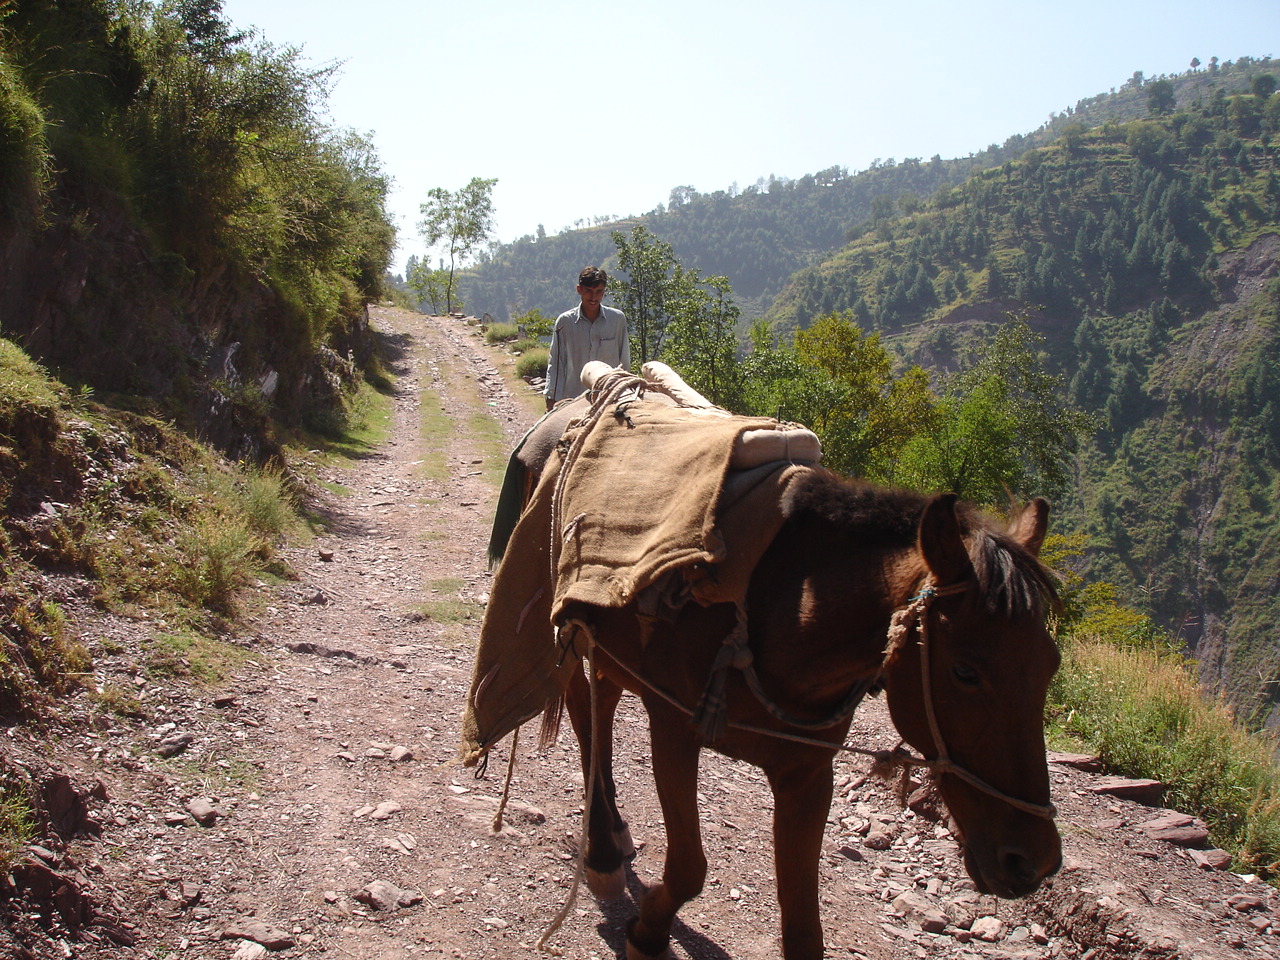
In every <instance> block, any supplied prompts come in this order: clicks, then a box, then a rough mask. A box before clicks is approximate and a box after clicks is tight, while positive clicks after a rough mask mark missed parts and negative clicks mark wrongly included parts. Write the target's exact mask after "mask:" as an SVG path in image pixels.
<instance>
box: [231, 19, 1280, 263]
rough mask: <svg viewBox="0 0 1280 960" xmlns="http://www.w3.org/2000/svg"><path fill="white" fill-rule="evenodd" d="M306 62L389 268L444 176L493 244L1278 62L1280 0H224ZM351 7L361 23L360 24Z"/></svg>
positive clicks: (1007, 129)
mask: <svg viewBox="0 0 1280 960" xmlns="http://www.w3.org/2000/svg"><path fill="white" fill-rule="evenodd" d="M222 9H223V15H224V17H225V18H226V19H227V20H229V21H230V22H231V23H232V24H233V25H234V26H235V27H236V28H238V29H241V30H244V29H248V28H251V27H252V28H256V29H257V31H258V33H259V34H260V36H261V37H262V38H263V39H265V40H267V41H269V42H271V43H272V44H274V45H276V46H281V47H283V46H292V47H297V48H300V50H301V53H302V58H303V61H304V63H307V64H310V65H316V66H319V65H326V64H331V63H334V62H338V63H340V64H341V66H340V69H339V73H338V75H337V79H336V84H335V86H334V88H333V90H332V93H331V95H330V97H329V104H328V106H329V113H330V119H331V120H332V122H333V123H334V124H335V125H337V126H338V127H342V128H352V129H355V130H357V131H359V132H360V133H363V134H367V135H369V136H370V137H371V139H372V141H373V143H374V145H375V148H376V150H377V153H378V156H379V157H380V158H381V161H382V166H383V169H384V171H385V172H386V173H387V174H388V176H389V177H390V178H391V179H392V187H391V193H390V195H389V197H388V208H389V211H390V213H391V215H392V220H393V222H394V223H395V224H396V227H397V230H398V235H399V247H398V248H397V252H396V256H395V263H394V264H393V267H392V269H393V270H394V271H395V272H401V271H402V270H403V268H404V261H405V259H406V258H407V257H408V256H409V255H410V254H416V255H418V256H422V255H424V254H425V253H426V250H425V248H424V247H423V244H422V242H421V239H420V237H419V236H418V231H417V222H418V220H419V219H420V216H419V205H420V204H421V203H423V202H424V201H425V200H426V199H427V191H429V190H430V189H432V188H433V187H444V188H446V189H449V190H456V189H458V188H460V187H462V186H464V185H465V184H467V183H468V182H469V181H470V180H471V179H472V178H473V177H485V178H493V177H496V178H497V180H498V183H497V185H496V186H495V187H494V191H493V201H494V211H495V214H496V216H495V221H496V227H495V232H494V235H493V238H494V239H495V240H499V241H503V242H507V241H510V240H514V239H516V238H518V237H520V236H523V235H525V234H533V233H536V232H537V229H538V226H539V225H541V226H543V227H544V228H545V230H546V231H547V233H551V234H554V233H558V232H559V231H561V230H562V229H564V228H566V227H569V226H571V225H572V224H573V223H574V222H575V221H578V220H588V221H589V220H591V219H592V218H595V217H598V216H610V215H614V216H627V215H630V214H639V213H646V212H648V211H650V210H652V209H653V208H654V207H656V206H657V205H658V204H659V203H663V204H665V203H666V202H667V201H668V199H669V197H670V194H671V190H672V188H673V187H677V186H691V187H693V188H695V189H696V190H698V191H699V192H701V193H710V192H713V191H715V190H723V189H729V188H730V187H731V186H732V185H734V184H737V185H738V187H739V188H743V187H746V186H749V185H750V184H753V183H755V182H756V181H757V179H759V178H761V177H763V178H765V179H767V178H768V177H769V176H770V175H776V176H778V177H782V178H787V179H797V178H799V177H801V176H804V175H805V174H806V173H814V172H817V171H819V170H823V169H826V168H828V167H831V166H841V167H845V168H847V169H848V170H849V172H850V173H856V172H857V171H859V170H863V169H865V168H866V167H868V166H870V164H871V163H872V162H873V161H875V160H877V159H879V160H881V161H884V160H887V159H889V158H894V159H896V160H902V159H905V158H907V157H919V158H922V159H927V158H928V157H931V156H933V155H934V154H938V155H940V156H942V157H944V158H946V157H957V156H967V155H968V154H970V153H972V152H974V151H977V150H981V149H982V148H984V147H986V146H988V145H989V144H992V143H1003V142H1004V141H1005V140H1006V139H1007V138H1008V137H1010V136H1011V135H1013V134H1015V133H1024V134H1025V133H1029V132H1031V131H1032V130H1035V129H1036V128H1037V127H1039V126H1040V125H1041V124H1042V123H1044V122H1045V121H1046V120H1048V119H1049V116H1050V114H1052V113H1056V112H1061V111H1063V110H1064V109H1065V108H1066V107H1068V106H1074V104H1075V103H1076V102H1077V101H1078V100H1081V99H1084V98H1086V97H1091V96H1094V95H1095V94H1099V93H1105V92H1107V91H1108V90H1110V89H1112V88H1118V87H1120V86H1121V85H1122V84H1123V83H1124V82H1125V81H1126V80H1127V79H1129V78H1130V77H1131V76H1132V75H1133V73H1134V71H1138V70H1140V71H1142V72H1143V73H1144V74H1145V75H1146V76H1147V77H1148V78H1151V77H1156V76H1159V75H1161V74H1174V73H1180V72H1182V71H1185V70H1186V69H1188V66H1189V64H1190V61H1191V59H1192V57H1198V58H1199V59H1200V60H1201V61H1202V62H1203V63H1205V64H1207V63H1208V61H1209V58H1210V57H1211V56H1216V57H1218V58H1219V59H1220V60H1236V59H1238V58H1239V57H1241V56H1249V57H1254V58H1262V57H1267V56H1273V55H1274V56H1280V2H1277V0H1216V2H1206V0H1105V2H1099V0H1077V2H1073V3H1070V4H1056V3H1053V4H1050V3H1040V2H1037V0H1011V2H1005V0H968V2H961V0H949V2H937V0H913V2H906V3H902V2H895V0H878V2H864V0H781V2H777V0H774V2H769V3H765V2H760V0H733V2H729V0H643V2H632V3H628V4H618V5H617V6H615V5H614V4H612V3H602V4H598V5H592V4H583V3H580V2H574V3H570V2H565V0H543V2H530V0H484V2H480V3H473V2H471V0H453V2H449V3H443V2H440V0H363V2H361V3H356V4H353V3H351V2H350V0H223V6H222ZM353 18H358V20H355V21H353Z"/></svg>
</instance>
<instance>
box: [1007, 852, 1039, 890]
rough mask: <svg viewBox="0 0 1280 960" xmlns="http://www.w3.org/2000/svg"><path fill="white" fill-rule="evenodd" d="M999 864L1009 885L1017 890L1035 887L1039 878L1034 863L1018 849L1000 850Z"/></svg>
mask: <svg viewBox="0 0 1280 960" xmlns="http://www.w3.org/2000/svg"><path fill="white" fill-rule="evenodd" d="M1000 866H1001V868H1002V869H1003V870H1004V874H1005V877H1006V878H1007V880H1008V882H1009V884H1010V886H1012V887H1015V888H1017V889H1019V890H1025V889H1028V888H1029V889H1032V890H1034V889H1035V887H1036V883H1037V881H1038V880H1039V879H1040V877H1039V874H1037V872H1036V868H1035V864H1034V863H1033V862H1032V860H1031V858H1030V857H1028V856H1027V855H1026V854H1025V853H1024V852H1023V851H1022V850H1020V849H1016V848H1015V849H1009V848H1006V849H1004V850H1002V851H1001V852H1000Z"/></svg>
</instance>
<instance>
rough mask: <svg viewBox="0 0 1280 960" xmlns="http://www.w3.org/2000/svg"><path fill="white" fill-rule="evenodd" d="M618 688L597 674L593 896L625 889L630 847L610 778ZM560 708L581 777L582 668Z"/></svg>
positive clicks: (586, 691)
mask: <svg viewBox="0 0 1280 960" xmlns="http://www.w3.org/2000/svg"><path fill="white" fill-rule="evenodd" d="M621 698H622V688H621V687H619V686H618V685H617V684H616V683H613V682H612V681H611V680H609V679H607V678H605V677H597V678H596V715H595V718H594V727H595V731H596V733H597V735H598V736H599V740H600V743H599V747H598V762H599V768H598V769H597V770H596V771H595V777H596V780H595V789H594V790H592V793H591V810H590V814H589V816H590V824H589V828H588V833H587V851H586V863H587V886H588V887H589V888H590V890H591V892H592V893H593V894H595V895H596V896H597V897H599V898H601V899H604V900H611V899H617V898H618V897H621V896H622V895H623V894H624V893H625V892H626V877H625V875H624V873H623V869H622V861H623V860H624V859H625V858H626V857H629V856H631V854H633V853H635V847H634V845H633V844H632V843H631V832H630V831H629V830H628V829H627V825H626V823H625V822H624V821H623V819H622V816H621V815H620V814H619V813H618V805H617V794H618V789H617V786H616V785H615V783H614V780H613V717H614V713H615V711H616V710H617V708H618V701H619V700H620V699H621ZM565 708H566V709H567V710H568V712H569V722H570V723H572V724H573V732H574V733H575V734H576V735H577V738H578V746H579V748H580V751H581V757H582V782H583V784H584V785H585V784H586V783H588V782H589V778H590V777H591V776H592V770H591V743H592V726H593V724H592V716H591V685H590V681H589V680H588V679H587V677H586V676H585V675H584V674H583V672H582V671H581V670H578V671H575V672H574V674H573V677H572V679H571V680H570V681H569V688H568V690H567V691H566V692H565Z"/></svg>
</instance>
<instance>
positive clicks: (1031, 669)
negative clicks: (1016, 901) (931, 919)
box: [885, 495, 1062, 898]
mask: <svg viewBox="0 0 1280 960" xmlns="http://www.w3.org/2000/svg"><path fill="white" fill-rule="evenodd" d="M1047 519H1048V504H1047V503H1046V502H1045V501H1044V500H1039V499H1038V500H1035V501H1034V502H1032V503H1031V504H1029V505H1028V506H1027V507H1026V508H1025V509H1023V510H1022V511H1021V512H1020V513H1019V514H1018V515H1017V516H1016V517H1015V518H1014V519H1013V522H1012V523H1011V524H1010V526H1009V529H1008V530H1007V531H1005V532H998V531H995V530H991V529H988V528H986V527H985V526H984V525H982V523H981V521H980V519H979V518H978V517H977V516H976V515H974V514H971V513H970V512H969V511H967V510H959V509H958V505H957V503H956V498H955V497H954V496H950V495H942V496H938V497H934V498H933V499H932V500H930V501H929V502H928V504H927V505H926V506H925V508H924V511H923V513H922V515H921V519H920V525H919V533H918V538H917V548H918V555H917V557H916V558H915V561H914V563H913V565H914V566H915V568H916V570H917V573H916V575H915V577H916V582H917V583H921V582H923V584H924V585H925V586H924V588H923V589H922V590H921V592H920V594H919V595H918V596H917V597H916V598H915V599H914V600H913V601H912V605H911V606H910V607H909V608H908V609H909V610H910V611H911V612H912V614H913V617H912V618H911V619H913V621H914V622H913V623H908V624H907V626H908V628H909V629H908V631H907V632H906V634H905V640H904V642H902V643H900V644H897V645H896V646H895V647H894V649H893V651H892V653H891V654H890V656H889V658H888V662H887V664H886V673H885V680H886V683H885V687H886V692H887V696H888V705H889V710H890V714H891V715H892V717H893V721H894V725H895V726H896V727H897V728H898V732H899V733H900V734H901V735H902V737H903V738H904V739H905V740H906V741H907V742H908V743H910V744H911V745H912V746H914V747H915V748H916V749H917V750H919V751H920V752H921V753H922V754H923V755H924V757H925V758H926V759H927V760H928V761H930V763H929V766H931V767H932V768H933V771H934V773H935V775H936V777H937V783H938V787H939V789H940V791H941V793H942V797H943V799H944V800H945V801H946V804H947V807H948V809H949V810H950V812H951V815H952V818H953V819H954V821H955V824H956V826H957V828H958V833H959V837H960V842H961V845H962V847H963V850H964V860H965V868H966V869H967V870H968V872H969V875H970V876H971V877H972V878H973V881H974V883H975V884H976V885H977V887H978V889H979V890H980V891H981V892H983V893H991V894H996V895H998V896H1002V897H1011V898H1012V897H1021V896H1025V895H1027V894H1029V893H1031V892H1032V891H1034V890H1035V889H1036V888H1037V887H1038V886H1039V885H1040V882H1041V881H1042V880H1043V879H1044V878H1045V877H1047V876H1049V875H1050V874H1052V873H1054V872H1055V871H1056V870H1057V869H1058V867H1059V866H1060V864H1061V862H1062V845H1061V839H1060V837H1059V836H1058V831H1057V828H1056V826H1055V825H1054V822H1053V807H1052V805H1051V804H1050V802H1049V774H1048V768H1047V765H1046V760H1045V746H1044V704H1045V695H1046V692H1047V690H1048V687H1049V682H1050V680H1051V679H1052V677H1053V674H1054V673H1055V672H1056V670H1057V668H1058V663H1059V655H1058V650H1057V647H1056V645H1055V643H1054V641H1053V638H1052V637H1051V636H1050V634H1049V632H1048V630H1047V628H1046V625H1045V618H1046V614H1047V612H1048V608H1049V605H1050V604H1051V603H1052V602H1053V599H1054V591H1053V585H1052V580H1051V579H1050V577H1049V575H1048V573H1047V571H1046V570H1045V568H1044V567H1043V566H1042V565H1041V564H1040V562H1039V560H1038V559H1037V555H1038V553H1039V550H1040V545H1041V543H1042V542H1043V540H1044V533H1045V527H1046V523H1047ZM921 568H922V569H921Z"/></svg>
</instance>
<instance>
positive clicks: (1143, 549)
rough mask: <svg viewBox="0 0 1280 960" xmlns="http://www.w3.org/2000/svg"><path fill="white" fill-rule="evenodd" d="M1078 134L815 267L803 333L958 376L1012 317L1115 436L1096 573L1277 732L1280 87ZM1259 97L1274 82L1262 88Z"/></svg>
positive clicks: (1090, 496) (1092, 528) (781, 311)
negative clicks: (837, 317)
mask: <svg viewBox="0 0 1280 960" xmlns="http://www.w3.org/2000/svg"><path fill="white" fill-rule="evenodd" d="M1260 76H1261V77H1262V78H1263V82H1262V83H1260V84H1258V85H1257V87H1258V92H1247V93H1238V94H1235V95H1232V96H1226V95H1217V94H1215V95H1214V96H1213V97H1212V98H1210V99H1209V100H1207V101H1196V102H1193V103H1191V104H1190V105H1188V106H1187V108H1186V109H1183V110H1178V111H1176V112H1169V113H1164V114H1159V115H1156V116H1154V117H1152V118H1150V119H1147V120H1141V121H1133V122H1130V123H1128V124H1116V123H1109V124H1104V125H1103V126H1102V127H1099V128H1097V129H1095V130H1091V131H1076V132H1074V133H1072V134H1071V135H1068V136H1064V137H1063V138H1061V139H1059V140H1058V141H1056V142H1055V143H1053V144H1051V145H1050V146H1048V147H1045V148H1041V149H1039V150H1036V151H1034V152H1032V153H1030V154H1028V155H1027V156H1026V157H1024V158H1023V159H1022V160H1020V161H1017V162H1014V163H1009V164H1005V165H1004V166H1002V167H1000V168H998V169H994V170H989V171H986V172H984V173H982V174H979V175H977V176H975V177H974V178H972V179H971V180H969V181H967V182H966V183H965V184H963V185H961V186H959V187H956V188H954V189H949V190H947V191H944V192H942V193H940V194H939V195H938V196H936V197H935V198H933V200H931V201H930V202H929V203H928V204H925V205H923V206H921V207H920V208H919V209H918V210H917V211H916V212H915V213H914V214H913V215H911V216H909V217H900V218H895V219H891V220H886V221H883V222H881V223H878V224H875V225H874V226H873V227H871V228H869V229H868V230H867V231H866V232H865V233H863V234H862V235H861V236H859V237H858V238H857V240H855V241H854V242H853V243H851V244H850V245H849V246H847V247H846V248H845V249H843V250H842V251H840V253H839V254H837V255H836V256H834V257H832V258H831V259H829V260H828V261H826V262H824V263H822V264H820V265H817V266H815V267H812V268H809V269H807V270H805V271H802V272H801V273H799V274H797V275H796V276H795V277H794V278H793V279H792V281H791V283H790V284H789V286H788V289H787V290H786V291H785V292H784V293H783V295H782V296H781V297H780V298H779V300H778V301H777V303H776V305H775V311H774V314H773V316H774V319H775V321H776V322H777V325H778V326H779V328H781V329H784V330H787V329H797V328H803V327H804V326H805V325H807V324H810V323H812V322H814V319H813V318H816V317H822V316H826V315H827V314H828V312H829V311H832V310H839V311H845V312H846V313H847V314H848V315H849V316H850V317H852V318H853V319H854V320H855V322H857V323H858V324H859V325H860V326H861V327H864V328H865V329H868V330H873V331H878V332H880V333H881V335H882V336H883V337H884V338H885V342H886V343H888V344H890V345H891V346H893V348H894V349H895V350H898V351H900V352H901V353H902V354H903V355H905V356H910V357H912V358H914V359H915V360H916V361H918V362H920V363H922V364H924V365H925V366H926V367H928V368H930V369H932V370H934V371H947V370H954V369H955V368H956V367H958V366H960V365H961V364H963V363H964V362H965V361H964V356H965V354H966V353H967V352H968V351H970V350H972V349H974V347H975V345H978V344H981V343H983V342H984V341H985V340H986V339H987V338H988V337H989V336H990V335H991V332H992V330H993V329H994V328H995V324H996V322H997V321H999V319H1000V318H1001V317H1002V316H1003V314H1004V312H1005V311H1007V310H1021V311H1025V312H1026V315H1027V316H1028V318H1029V319H1030V321H1031V323H1032V326H1033V327H1034V329H1035V330H1036V331H1037V332H1038V333H1040V334H1041V335H1042V336H1043V337H1044V343H1045V350H1046V362H1047V363H1048V364H1049V368H1050V370H1051V371H1053V372H1055V373H1057V374H1059V375H1060V376H1062V377H1063V378H1064V380H1065V381H1066V382H1067V384H1068V385H1069V391H1070V393H1069V396H1070V400H1071V402H1072V403H1073V404H1074V405H1075V406H1077V407H1079V408H1080V409H1081V410H1083V411H1085V412H1087V413H1089V414H1091V415H1092V416H1093V418H1094V420H1095V423H1096V425H1097V430H1096V432H1094V433H1093V435H1092V436H1091V437H1089V438H1088V440H1087V442H1085V443H1084V444H1082V446H1081V448H1080V454H1079V457H1078V459H1077V461H1076V464H1075V468H1074V470H1075V476H1074V482H1073V483H1072V484H1070V485H1069V486H1068V487H1067V488H1066V489H1065V492H1066V493H1067V494H1068V496H1067V498H1066V499H1065V501H1064V502H1063V504H1062V506H1063V507H1064V508H1065V510H1064V511H1063V516H1065V518H1066V519H1067V521H1068V526H1069V528H1070V529H1074V530H1078V531H1081V532H1083V533H1086V534H1087V535H1088V537H1089V549H1088V552H1087V553H1088V565H1089V569H1090V571H1091V574H1092V575H1093V576H1095V577H1096V578H1098V579H1101V580H1106V581H1110V582H1114V583H1116V584H1117V585H1118V586H1119V587H1120V588H1121V589H1122V590H1123V591H1124V593H1125V595H1126V596H1128V597H1131V598H1132V599H1133V602H1134V603H1135V604H1136V605H1138V606H1140V607H1142V608H1144V609H1146V610H1148V611H1149V612H1151V613H1152V614H1153V615H1154V616H1155V617H1156V618H1157V620H1158V621H1159V622H1160V623H1161V624H1162V625H1163V626H1165V627H1166V628H1168V629H1170V630H1171V631H1173V632H1174V633H1175V634H1177V635H1178V637H1179V638H1180V640H1181V641H1182V642H1183V643H1185V644H1186V646H1187V648H1188V649H1189V650H1190V651H1191V652H1192V653H1193V654H1194V655H1195V656H1196V658H1197V659H1198V660H1199V662H1200V663H1201V666H1202V669H1203V671H1204V674H1203V675H1204V678H1205V679H1206V680H1207V681H1208V682H1209V683H1210V684H1211V685H1212V686H1213V687H1214V688H1216V689H1221V690H1223V691H1225V692H1226V693H1227V695H1228V696H1229V698H1230V700H1231V701H1232V702H1233V703H1235V704H1237V705H1238V706H1239V707H1240V708H1241V709H1242V710H1244V711H1245V713H1246V714H1250V715H1254V716H1255V717H1256V719H1257V720H1258V721H1259V722H1264V721H1265V720H1266V719H1267V717H1268V715H1269V714H1270V711H1271V709H1272V704H1273V703H1274V702H1275V700H1276V694H1277V685H1276V684H1275V683H1274V681H1275V680H1276V679H1277V678H1280V646H1278V645H1277V644H1276V643H1275V640H1274V636H1273V630H1272V624H1274V622H1275V620H1276V618H1277V615H1280V601H1278V600H1277V599H1276V596H1275V591H1274V590H1273V589H1272V588H1271V587H1270V586H1269V584H1272V583H1274V580H1275V577H1276V576H1277V575H1280V566H1277V563H1280V556H1278V555H1277V552H1276V543H1277V536H1276V534H1277V529H1278V528H1280V515H1278V514H1277V512H1276V508H1275V506H1274V504H1275V497H1274V491H1275V489H1276V484H1277V483H1278V482H1280V445H1278V441H1280V432H1278V431H1277V423H1280V420H1278V419H1277V416H1276V406H1277V403H1280V375H1278V374H1280V370H1278V369H1277V366H1276V360H1275V357H1276V356H1277V355H1278V353H1280V289H1278V288H1277V281H1276V280H1275V279H1274V277H1275V275H1276V263H1277V261H1278V260H1280V172H1278V171H1277V170H1276V156H1275V148H1274V144H1273V138H1274V137H1275V135H1276V133H1277V131H1280V95H1276V94H1275V93H1274V92H1268V91H1269V90H1270V89H1271V88H1272V86H1273V84H1271V83H1268V82H1266V81H1269V80H1270V79H1271V77H1270V75H1269V74H1262V75H1260ZM1251 89H1252V88H1251Z"/></svg>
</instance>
